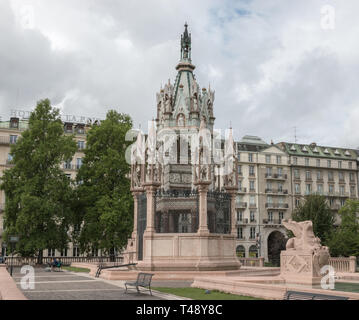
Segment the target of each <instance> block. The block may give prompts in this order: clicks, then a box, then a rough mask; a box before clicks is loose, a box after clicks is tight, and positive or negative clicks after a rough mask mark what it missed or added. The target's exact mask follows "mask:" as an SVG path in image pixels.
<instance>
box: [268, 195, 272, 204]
mask: <svg viewBox="0 0 359 320" xmlns="http://www.w3.org/2000/svg"><path fill="white" fill-rule="evenodd" d="M267 203H270V204H271V203H273V198H272V196H267Z"/></svg>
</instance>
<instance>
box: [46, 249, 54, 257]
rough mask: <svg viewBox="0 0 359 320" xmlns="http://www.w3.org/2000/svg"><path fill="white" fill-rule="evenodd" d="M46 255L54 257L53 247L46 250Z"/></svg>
mask: <svg viewBox="0 0 359 320" xmlns="http://www.w3.org/2000/svg"><path fill="white" fill-rule="evenodd" d="M47 256H48V257H55V249H48V250H47Z"/></svg>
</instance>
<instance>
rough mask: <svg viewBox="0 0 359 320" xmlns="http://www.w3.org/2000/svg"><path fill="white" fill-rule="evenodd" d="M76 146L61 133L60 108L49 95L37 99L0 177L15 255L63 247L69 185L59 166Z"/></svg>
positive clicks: (65, 242) (8, 231) (68, 201)
mask: <svg viewBox="0 0 359 320" xmlns="http://www.w3.org/2000/svg"><path fill="white" fill-rule="evenodd" d="M75 151H76V143H75V141H74V140H73V136H71V135H64V130H63V124H62V121H61V118H60V115H59V110H58V109H56V108H52V107H51V103H50V101H49V100H48V99H45V100H41V101H39V102H38V103H37V106H36V108H35V110H34V111H33V112H32V113H31V115H30V118H29V127H28V129H27V130H25V131H24V132H23V133H22V136H21V137H20V138H19V139H18V140H17V143H16V144H14V145H12V146H11V151H10V152H11V155H12V157H13V160H12V164H13V167H11V168H10V169H9V170H6V171H5V172H4V175H3V177H2V179H1V180H2V183H1V189H2V190H4V191H5V197H6V203H5V214H4V225H5V234H4V238H5V239H8V237H9V235H11V234H17V235H18V236H19V238H20V241H19V243H18V244H17V248H16V250H17V252H19V253H20V254H22V255H32V254H38V255H39V257H40V256H42V250H43V249H46V248H51V249H59V250H61V249H63V248H66V245H67V243H68V240H69V239H68V228H69V222H70V220H71V209H70V206H69V203H70V201H71V199H72V196H73V195H72V193H73V189H72V187H71V181H70V179H69V178H68V177H67V176H66V175H65V173H64V172H63V171H62V170H61V168H60V166H61V164H62V162H63V161H66V160H67V159H71V158H72V156H73V155H74V153H75Z"/></svg>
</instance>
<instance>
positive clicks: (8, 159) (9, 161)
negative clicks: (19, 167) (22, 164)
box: [6, 153, 14, 163]
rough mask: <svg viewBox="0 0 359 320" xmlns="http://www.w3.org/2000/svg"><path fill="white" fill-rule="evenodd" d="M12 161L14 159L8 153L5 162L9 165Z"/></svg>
mask: <svg viewBox="0 0 359 320" xmlns="http://www.w3.org/2000/svg"><path fill="white" fill-rule="evenodd" d="M13 159H14V157H13V156H12V155H11V154H10V153H8V155H7V160H6V162H7V163H11V161H12V160H13Z"/></svg>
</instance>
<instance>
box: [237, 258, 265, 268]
mask: <svg viewBox="0 0 359 320" xmlns="http://www.w3.org/2000/svg"><path fill="white" fill-rule="evenodd" d="M238 260H239V261H240V263H241V265H242V267H264V257H260V258H238Z"/></svg>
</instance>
